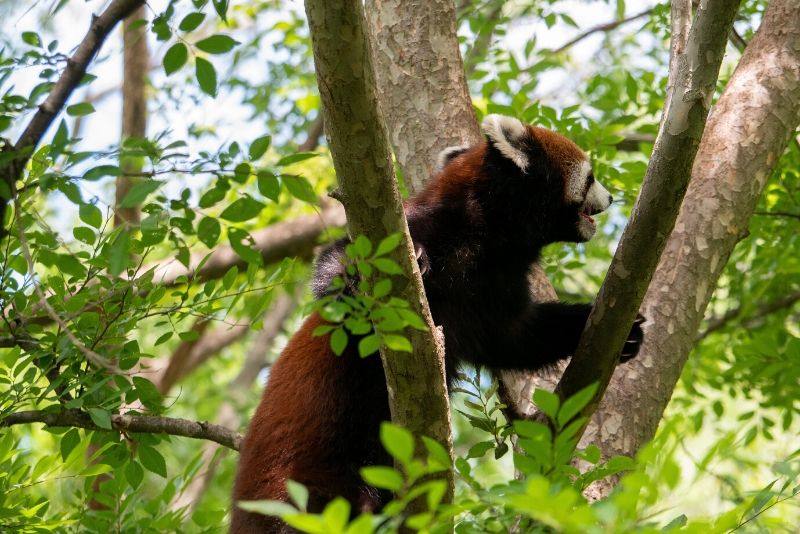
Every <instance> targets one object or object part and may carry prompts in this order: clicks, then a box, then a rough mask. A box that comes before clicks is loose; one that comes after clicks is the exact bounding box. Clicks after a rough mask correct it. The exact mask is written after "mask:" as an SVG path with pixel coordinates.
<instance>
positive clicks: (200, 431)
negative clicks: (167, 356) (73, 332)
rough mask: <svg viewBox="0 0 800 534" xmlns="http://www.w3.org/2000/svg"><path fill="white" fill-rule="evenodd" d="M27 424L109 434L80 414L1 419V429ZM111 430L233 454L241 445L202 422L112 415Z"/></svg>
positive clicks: (229, 434)
mask: <svg viewBox="0 0 800 534" xmlns="http://www.w3.org/2000/svg"><path fill="white" fill-rule="evenodd" d="M30 423H44V424H45V425H47V426H53V427H64V426H67V427H77V428H86V429H88V430H108V429H107V428H101V427H99V426H97V425H96V424H95V423H94V421H92V418H91V417H90V416H89V414H88V413H86V412H82V411H80V410H63V411H59V412H45V411H42V410H30V411H25V412H15V413H11V414H9V415H7V416H5V417H4V418H2V419H0V428H2V427H9V426H13V425H22V424H30ZM111 426H112V428H113V429H114V430H118V431H124V432H141V433H147V434H169V435H171V436H183V437H186V438H195V439H205V440H208V441H213V442H215V443H219V444H220V445H223V446H225V447H228V448H229V449H233V450H235V451H238V450H239V446H240V445H241V442H242V436H241V435H240V434H238V433H237V432H234V431H233V430H231V429H229V428H226V427H224V426H220V425H214V424H211V423H207V422H205V421H190V420H188V419H177V418H175V417H159V416H152V415H119V414H113V415H111Z"/></svg>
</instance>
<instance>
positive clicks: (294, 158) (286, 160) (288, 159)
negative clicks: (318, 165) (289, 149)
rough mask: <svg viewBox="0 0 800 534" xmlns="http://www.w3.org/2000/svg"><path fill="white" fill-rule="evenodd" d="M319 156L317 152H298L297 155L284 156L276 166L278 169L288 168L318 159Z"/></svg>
mask: <svg viewBox="0 0 800 534" xmlns="http://www.w3.org/2000/svg"><path fill="white" fill-rule="evenodd" d="M317 156H319V154H317V153H316V152H298V153H297V154H289V155H288V156H283V157H282V158H281V159H279V160H278V163H276V164H275V165H276V166H278V167H286V166H287V165H291V164H293V163H299V162H301V161H305V160H307V159H311V158H316V157H317Z"/></svg>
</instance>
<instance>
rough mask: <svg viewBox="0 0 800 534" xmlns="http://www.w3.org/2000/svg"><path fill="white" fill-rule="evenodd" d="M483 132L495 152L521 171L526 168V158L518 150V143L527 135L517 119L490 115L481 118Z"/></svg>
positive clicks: (522, 152)
mask: <svg viewBox="0 0 800 534" xmlns="http://www.w3.org/2000/svg"><path fill="white" fill-rule="evenodd" d="M481 126H482V127H483V132H484V133H485V134H486V135H487V136H489V139H491V141H492V143H493V144H494V146H495V147H497V150H499V151H500V153H501V154H503V155H504V156H505V157H507V158H508V159H510V160H511V161H513V162H514V163H515V164H516V165H517V167H519V168H520V169H522V170H523V171H524V170H525V169H527V168H528V156H527V154H525V152H524V151H522V150H520V148H519V147H520V143H519V142H520V141H521V140H522V139H524V138H525V137H526V136H527V135H529V134H528V129H527V128H526V127H525V125H524V124H522V123H521V122H520V121H519V119H515V118H514V117H506V116H505V115H497V114H494V113H492V114H491V115H486V117H484V118H483V123H482V124H481Z"/></svg>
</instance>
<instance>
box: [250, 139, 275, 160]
mask: <svg viewBox="0 0 800 534" xmlns="http://www.w3.org/2000/svg"><path fill="white" fill-rule="evenodd" d="M271 142H272V136H271V135H263V136H261V137H259V138H258V139H256V140H255V141H253V142H252V143H251V144H250V151H249V154H250V159H259V158H260V157H261V156H263V155H264V153H265V152H266V151H267V149H268V148H269V144H270V143H271Z"/></svg>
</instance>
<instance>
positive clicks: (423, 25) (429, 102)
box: [366, 0, 481, 192]
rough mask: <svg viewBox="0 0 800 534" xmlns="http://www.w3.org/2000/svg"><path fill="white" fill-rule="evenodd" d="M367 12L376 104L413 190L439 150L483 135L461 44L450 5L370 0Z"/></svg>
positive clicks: (442, 0)
mask: <svg viewBox="0 0 800 534" xmlns="http://www.w3.org/2000/svg"><path fill="white" fill-rule="evenodd" d="M366 13H367V18H368V20H369V30H370V33H371V37H372V39H371V44H372V54H373V57H374V62H375V75H376V78H377V81H378V85H377V87H378V98H379V100H380V108H381V111H382V112H383V113H382V114H383V118H384V121H385V123H386V127H387V129H388V131H389V138H390V140H391V142H392V147H393V148H394V155H395V157H396V158H397V163H398V164H399V165H400V169H401V170H402V172H403V177H404V179H405V183H406V186H407V187H408V189H409V191H411V192H415V191H418V190H420V189H421V188H422V187H423V186H424V185H425V183H426V182H427V181H428V178H429V177H430V175H431V171H432V170H433V163H434V162H435V161H436V156H437V155H438V154H439V152H440V151H441V150H442V149H444V148H447V147H449V146H454V145H463V144H474V143H476V142H478V141H480V139H481V132H480V128H479V127H478V121H477V119H476V118H475V112H474V111H473V110H472V100H471V99H470V96H469V90H468V88H467V82H466V79H465V77H464V64H463V62H462V60H461V54H460V53H459V50H458V36H457V35H456V14H455V5H454V4H453V2H452V0H431V1H429V2H404V1H403V0H367V2H366ZM412 50H413V53H410V51H412Z"/></svg>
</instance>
